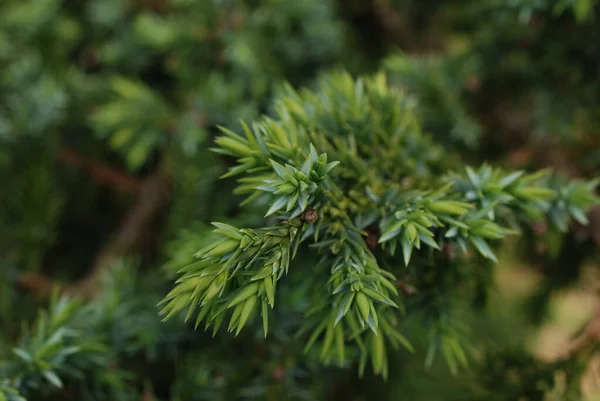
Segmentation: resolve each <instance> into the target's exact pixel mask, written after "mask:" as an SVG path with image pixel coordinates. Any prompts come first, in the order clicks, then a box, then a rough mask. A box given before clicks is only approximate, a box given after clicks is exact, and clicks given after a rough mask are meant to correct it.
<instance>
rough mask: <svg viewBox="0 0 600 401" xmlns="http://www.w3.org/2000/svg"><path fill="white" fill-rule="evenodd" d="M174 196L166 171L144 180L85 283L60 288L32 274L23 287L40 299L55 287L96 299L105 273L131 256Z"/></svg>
mask: <svg viewBox="0 0 600 401" xmlns="http://www.w3.org/2000/svg"><path fill="white" fill-rule="evenodd" d="M169 193H170V187H169V180H168V178H167V176H166V175H165V173H164V172H163V171H162V170H158V171H157V172H156V173H154V174H153V175H152V176H150V177H148V178H147V179H146V180H144V182H143V184H142V185H141V188H140V191H139V194H138V197H137V200H136V203H135V204H134V205H133V206H132V208H131V210H130V212H129V213H128V214H127V216H126V217H125V219H124V220H123V222H122V224H121V226H120V227H119V229H118V230H117V232H116V234H115V235H114V237H113V238H112V239H111V240H110V241H109V243H108V244H107V245H106V246H105V247H104V248H103V249H102V250H101V251H100V252H99V254H98V256H97V257H96V261H95V263H94V265H93V267H92V269H91V270H90V273H89V274H88V275H87V276H86V277H84V278H83V279H81V280H79V281H77V282H75V283H73V284H70V285H60V284H58V283H55V282H54V281H52V280H51V279H49V278H46V277H43V276H40V275H36V274H28V275H25V276H23V277H22V278H21V279H20V280H19V283H20V285H22V286H23V287H25V288H29V289H31V290H33V291H34V292H36V293H37V294H39V295H40V296H47V295H49V294H50V292H51V290H52V288H53V287H54V286H58V287H59V289H60V290H61V291H62V292H65V293H69V294H73V295H78V296H82V297H86V298H93V297H95V296H97V295H98V294H99V293H100V290H101V285H100V284H101V280H102V278H103V275H104V272H105V271H106V269H107V268H109V267H110V266H111V265H113V263H114V262H115V261H117V260H118V259H119V258H122V257H125V256H127V255H128V254H129V253H131V252H132V251H134V250H135V249H136V248H138V247H139V245H140V244H141V243H142V241H143V239H144V238H145V237H146V236H147V235H148V233H149V232H152V230H151V228H152V223H153V222H154V221H155V219H156V218H157V216H158V214H159V212H160V211H161V210H162V209H163V208H164V207H165V206H166V205H167V202H168V197H169Z"/></svg>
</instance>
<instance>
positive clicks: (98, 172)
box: [58, 148, 142, 194]
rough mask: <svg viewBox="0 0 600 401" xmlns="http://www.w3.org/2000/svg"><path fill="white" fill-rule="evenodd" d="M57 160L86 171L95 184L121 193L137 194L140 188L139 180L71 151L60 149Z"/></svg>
mask: <svg viewBox="0 0 600 401" xmlns="http://www.w3.org/2000/svg"><path fill="white" fill-rule="evenodd" d="M58 160H60V161H61V162H63V163H65V164H68V165H70V166H73V167H76V168H79V169H81V170H84V171H86V172H87V173H88V174H89V176H90V177H91V178H92V179H93V180H94V181H96V182H97V183H99V184H102V185H108V186H110V187H113V188H115V189H117V190H119V191H121V192H127V193H131V194H137V193H139V191H140V189H141V186H142V182H141V181H140V180H139V179H137V178H135V177H131V176H129V175H127V174H125V173H123V172H122V171H119V170H117V169H115V168H113V167H110V166H107V165H105V164H102V163H101V162H98V161H94V160H89V159H87V158H86V157H84V156H82V155H80V154H79V153H77V152H76V151H74V150H72V149H68V148H62V149H60V151H59V152H58Z"/></svg>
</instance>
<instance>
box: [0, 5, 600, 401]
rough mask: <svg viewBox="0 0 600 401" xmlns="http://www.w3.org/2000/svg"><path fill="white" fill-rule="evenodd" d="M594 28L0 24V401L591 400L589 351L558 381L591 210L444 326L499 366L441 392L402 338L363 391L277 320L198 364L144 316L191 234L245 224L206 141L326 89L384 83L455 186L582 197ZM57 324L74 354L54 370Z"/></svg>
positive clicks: (590, 143) (278, 20) (550, 235)
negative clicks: (564, 191)
mask: <svg viewBox="0 0 600 401" xmlns="http://www.w3.org/2000/svg"><path fill="white" fill-rule="evenodd" d="M598 18H600V5H599V4H598V1H597V0H477V1H474V0H450V1H442V0H238V1H235V0H2V1H1V2H0V400H4V399H6V400H11V401H12V400H17V399H19V398H17V397H18V396H17V395H15V394H12V393H11V390H10V389H11V385H12V383H11V382H10V378H11V377H12V376H11V375H12V374H13V373H11V372H14V371H18V370H19V369H21V370H20V371H23V370H25V371H35V372H37V370H36V369H39V371H40V372H50V373H44V374H42V376H43V377H41V378H40V379H39V380H38V379H35V380H34V381H33V382H32V383H30V384H31V390H30V394H31V395H30V397H29V398H28V399H30V400H38V399H39V400H46V399H48V400H52V399H62V400H130V399H131V400H134V399H137V400H144V401H150V400H173V401H175V400H182V401H183V400H185V401H188V400H189V401H192V400H238V399H259V400H262V399H265V400H288V399H290V400H292V399H293V400H344V401H345V400H356V401H358V400H388V399H389V400H392V399H394V400H399V399H402V400H423V401H427V400H449V399H453V400H454V399H456V400H459V399H460V400H470V399H473V400H476V399H477V400H507V401H509V400H510V401H521V400H538V399H540V400H541V399H549V400H570V399H576V398H573V397H574V396H572V395H571V387H573V385H572V383H575V382H576V383H577V385H576V386H575V387H578V388H579V387H580V386H579V383H582V387H581V388H582V389H583V394H578V395H577V397H580V398H577V399H580V400H591V399H593V396H594V395H595V394H596V393H599V386H598V384H597V381H598V380H597V377H598V376H599V375H600V373H597V372H599V370H598V368H597V364H596V362H595V359H594V351H595V349H592V348H593V347H592V348H589V349H588V348H586V351H585V352H583V353H582V354H581V355H580V354H578V357H577V358H578V359H577V361H576V362H577V364H575V365H573V363H572V362H573V361H568V363H564V362H560V363H559V362H556V361H557V360H559V359H560V357H561V355H565V354H568V353H569V350H570V349H571V348H570V347H576V346H577V347H578V344H579V343H577V340H578V339H580V338H581V333H591V334H590V336H589V338H592V339H595V338H596V337H594V336H597V338H600V330H598V329H595V330H596V331H597V332H598V333H597V334H596V331H594V330H593V329H594V326H593V324H594V322H595V320H594V319H595V316H596V309H597V307H598V304H599V303H598V301H599V298H598V283H599V281H598V279H599V278H598V277H597V276H598V269H597V262H598V260H597V256H598V249H599V248H598V245H599V244H600V212H599V211H598V210H592V211H591V212H590V214H589V215H588V216H587V220H589V224H588V225H587V226H584V225H582V224H574V225H573V227H571V229H572V230H571V231H570V234H567V235H564V234H558V233H555V232H553V231H551V230H548V229H547V227H544V226H540V225H536V226H532V227H530V228H528V231H526V233H525V234H524V236H523V237H522V239H521V240H519V241H518V242H514V243H510V242H508V243H506V244H505V246H504V247H503V249H504V251H503V252H502V260H501V261H500V263H499V268H498V269H497V270H496V275H497V277H495V280H496V284H497V285H496V288H495V290H494V291H493V292H492V293H490V294H486V295H487V297H488V299H487V303H486V305H485V307H482V308H481V310H478V311H476V312H473V311H465V316H464V320H465V322H467V324H468V325H471V326H472V334H471V336H472V340H473V342H474V343H475V344H480V343H481V342H482V341H483V342H485V344H486V350H489V349H491V350H493V351H494V352H495V353H492V354H489V353H486V355H485V356H483V355H480V358H475V361H474V362H473V363H472V364H471V365H470V368H469V369H468V370H466V371H463V372H461V373H459V374H458V375H452V374H450V373H449V371H448V367H447V366H446V365H445V363H444V362H443V360H440V361H439V362H436V363H435V364H434V365H433V366H432V367H431V368H430V369H426V368H425V367H424V365H423V363H422V360H423V353H424V352H425V350H426V342H425V339H423V341H422V343H419V338H422V337H423V336H419V335H415V336H414V337H415V338H414V339H415V341H416V343H415V346H416V349H417V352H416V353H415V354H409V353H407V352H403V351H400V352H398V353H397V355H395V356H394V357H393V358H390V359H392V360H393V362H391V363H392V365H393V367H392V371H393V374H391V375H390V379H388V381H387V382H386V383H385V384H382V382H381V381H380V380H381V379H380V378H377V377H369V376H368V377H365V378H364V379H363V380H362V381H359V380H358V379H357V377H356V374H355V370H353V369H352V367H349V368H348V369H336V368H326V367H322V366H320V365H319V364H318V363H316V362H314V361H311V360H310V359H306V358H305V357H304V356H303V354H302V345H301V344H299V343H298V342H297V341H295V339H294V338H293V336H292V335H291V334H290V332H289V331H286V327H291V326H293V325H294V324H295V321H294V319H297V317H296V316H286V315H282V316H279V317H278V319H279V320H278V325H279V327H280V329H279V330H277V331H275V332H274V333H272V335H271V336H269V339H268V340H264V339H263V338H262V336H261V335H260V334H256V333H253V332H252V331H250V332H248V333H245V334H242V335H240V336H239V337H237V338H233V337H232V336H228V335H219V336H217V338H216V339H215V340H213V339H212V338H211V336H210V333H203V332H202V331H197V332H194V331H193V330H192V329H190V328H189V327H187V326H185V325H183V323H182V322H180V321H179V322H178V321H169V322H167V323H161V321H160V318H159V316H158V315H157V313H156V312H157V310H156V304H157V303H158V302H159V301H160V299H161V298H162V296H164V294H165V291H166V289H168V287H169V285H170V284H171V283H172V280H173V279H174V277H175V272H176V271H177V269H178V268H179V267H181V266H182V265H184V264H185V263H187V262H188V261H189V260H190V257H191V256H192V255H193V254H194V253H195V252H196V251H197V250H198V249H199V248H200V247H201V246H202V244H204V243H206V241H207V240H208V239H209V237H210V230H209V226H208V224H209V223H210V222H211V221H215V220H220V219H236V221H238V222H240V224H252V223H253V222H254V221H255V219H256V215H255V214H253V213H251V212H250V211H248V210H247V209H244V208H240V207H239V201H240V199H239V197H236V196H233V195H231V192H232V190H233V188H234V182H233V181H232V180H218V178H219V176H220V175H222V174H223V173H224V172H225V170H226V169H227V167H228V166H229V165H230V164H231V160H228V159H226V158H222V157H220V156H218V155H216V154H215V153H213V152H211V150H210V148H212V147H213V146H214V136H215V135H216V133H217V129H216V127H217V126H218V125H222V126H226V127H230V128H232V129H236V130H237V129H239V128H240V125H239V124H240V121H242V120H243V121H252V120H253V119H255V118H256V117H258V116H259V115H261V114H263V113H267V114H268V113H270V112H271V109H270V104H271V103H270V101H271V100H272V98H273V96H275V95H276V94H277V93H278V91H280V90H281V89H282V88H283V86H284V85H285V84H287V85H291V86H293V87H296V88H297V87H302V86H305V87H311V86H313V85H314V83H315V80H316V79H317V78H318V77H319V76H320V75H321V74H324V73H326V72H328V71H334V70H341V69H343V70H346V71H349V72H350V73H351V74H353V75H355V76H357V75H361V74H371V73H375V72H377V71H384V72H385V73H386V74H387V76H388V82H389V84H390V85H391V86H393V87H395V88H398V89H400V90H404V91H407V92H408V93H410V94H412V95H413V96H414V97H415V99H416V101H417V102H418V104H419V107H418V108H417V110H418V113H419V116H420V117H421V118H422V120H423V125H424V129H425V130H426V131H427V132H428V133H430V134H431V135H432V136H433V137H434V138H435V140H436V141H438V142H440V143H442V144H443V145H444V146H445V147H446V148H447V149H448V150H449V151H454V152H457V153H459V154H460V155H461V156H462V157H463V159H464V160H465V161H467V162H472V163H481V162H491V163H494V164H497V165H500V166H505V167H511V168H524V169H538V168H545V167H552V168H555V169H558V170H560V171H561V172H563V173H565V174H567V175H568V176H571V177H583V178H595V176H596V175H597V174H598V172H599V171H600V169H599V167H600V22H599V21H598ZM585 219H586V217H585V216H583V218H582V220H585ZM297 285H301V283H297ZM55 288H59V289H61V290H62V291H64V292H67V293H69V294H72V295H75V296H77V297H79V299H81V301H77V302H79V303H70V301H69V302H67V303H63V302H62V301H59V300H57V298H56V297H53V292H52V291H53V289H55ZM286 296H289V297H290V299H291V300H293V301H294V302H299V303H301V302H302V300H301V299H296V298H294V296H297V294H295V293H294V292H293V291H292V290H290V293H289V294H287V295H286ZM65 302H66V301H65ZM40 308H42V310H49V312H47V313H45V314H42V315H40V314H39V313H40V312H38V311H39V310H40ZM48 308H49V309H48ZM74 318H76V320H77V322H78V323H79V324H81V325H82V326H84V331H83V332H85V333H88V334H86V341H87V342H83V343H82V344H83V345H82V347H83V348H84V349H85V350H86V352H87V353H83V357H82V359H81V360H76V361H75V362H74V363H73V364H71V365H69V366H63V365H62V364H63V362H64V361H65V360H66V359H67V357H68V354H64V352H65V348H64V345H56V344H63V342H64V341H67V340H65V338H68V336H69V334H68V332H64V331H60V330H59V328H60V327H62V326H61V325H62V324H63V323H64V322H66V321H68V320H69V319H74ZM24 322H26V324H25V326H23V325H22V323H24ZM596 325H598V323H596ZM24 327H29V329H24ZM86 330H87V331H86ZM57 333H58V334H57ZM53 335H55V336H56V337H53ZM36 336H37V337H36ZM36 338H37V339H38V340H36ZM47 338H53V339H55V340H56V343H52V344H51V345H52V346H49V347H47V348H44V346H43V341H42V342H39V343H36V341H41V339H47ZM586 338H587V337H586ZM591 343H592V345H594V341H591ZM586 344H587V343H586ZM15 347H20V348H18V349H21V350H23V349H24V348H25V351H23V352H26V354H27V352H30V351H31V352H33V351H32V350H37V351H39V350H40V349H42V351H39V352H38V354H35V352H33V353H29V354H27V356H23V355H21V356H20V358H21V359H19V351H17V353H16V356H15V351H14V348H15ZM27 347H29V348H27ZM86 347H87V348H86ZM486 352H487V351H486ZM475 354H477V352H475ZM27 358H29V359H32V358H33V362H32V361H31V360H28V359H27ZM32 366H33V367H32ZM573 366H576V368H574V367H573ZM54 368H56V369H55V370H56V371H57V372H59V373H61V374H60V375H58V374H55V373H53V372H54V370H53V369H54ZM63 376H64V377H66V379H64V378H62V377H63ZM36 377H37V376H36ZM566 377H568V378H569V380H567V379H566ZM36 380H38V381H36ZM63 381H64V382H63ZM567 381H569V383H567ZM433 383H435V385H434V384H433ZM575 393H577V391H575ZM544 397H546V398H544ZM552 397H554V398H552ZM561 397H562V398H561Z"/></svg>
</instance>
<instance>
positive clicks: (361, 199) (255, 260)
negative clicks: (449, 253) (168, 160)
mask: <svg viewBox="0 0 600 401" xmlns="http://www.w3.org/2000/svg"><path fill="white" fill-rule="evenodd" d="M275 104H276V112H277V116H278V120H275V119H272V118H267V117H263V118H262V119H261V120H259V121H258V122H256V123H255V124H253V125H252V129H250V128H249V127H248V126H247V125H245V124H242V125H243V131H244V135H243V136H242V135H238V134H236V133H234V132H233V131H230V130H228V129H225V128H222V131H223V135H222V136H221V137H219V138H217V140H216V143H217V145H218V147H217V148H216V149H214V150H215V151H216V152H218V153H221V154H223V155H226V156H231V157H235V158H236V160H237V163H236V165H235V166H233V167H231V168H230V170H229V172H228V173H227V174H225V177H232V176H241V177H240V178H238V186H237V188H236V190H235V193H236V194H242V195H247V196H248V197H247V198H246V200H245V201H244V203H248V202H255V203H256V204H258V205H261V206H262V205H265V204H268V209H267V211H266V216H265V217H266V218H273V217H274V218H275V220H276V221H278V222H279V223H277V224H275V225H273V226H271V227H265V228H259V229H239V228H236V227H232V226H228V225H224V224H221V223H216V226H217V229H216V230H215V233H216V234H217V235H218V239H217V240H215V242H213V243H212V244H211V245H209V246H208V247H206V248H204V249H203V250H201V251H200V252H199V253H198V254H197V261H196V262H195V263H192V264H191V265H189V266H188V267H185V268H183V269H182V270H181V271H180V275H181V276H180V278H179V280H178V281H177V283H176V286H175V288H174V289H173V290H172V291H171V292H170V293H169V294H168V295H167V296H166V297H165V299H164V300H163V302H162V304H164V307H163V310H162V311H161V314H162V315H163V316H165V320H167V319H170V318H171V317H173V316H175V315H176V314H178V313H180V312H182V311H183V310H184V309H186V308H187V309H188V311H187V316H186V320H187V319H189V318H190V317H191V316H192V315H193V314H194V312H195V310H196V308H199V312H198V315H197V318H196V326H198V325H199V324H200V323H201V322H203V321H204V322H205V327H206V328H208V327H210V326H213V333H216V332H217V330H218V328H219V326H220V325H221V324H222V322H223V321H224V319H225V316H226V314H227V312H228V311H229V310H232V313H231V317H230V319H229V327H228V330H229V331H234V330H235V333H236V335H237V334H238V333H239V332H240V330H242V328H243V327H244V325H246V324H247V322H249V321H250V320H251V318H252V316H254V315H256V314H257V312H258V313H260V314H261V315H262V318H263V327H264V331H265V334H266V332H267V328H268V310H269V306H270V307H273V306H274V299H275V288H276V284H277V283H278V280H280V279H281V278H282V277H283V275H284V274H285V272H286V271H287V269H288V266H289V265H290V263H292V260H293V259H294V255H295V254H296V250H297V249H299V246H300V245H301V243H303V242H305V241H307V240H308V239H310V238H312V239H313V240H314V242H313V243H312V244H311V245H310V246H309V247H308V249H306V248H303V250H304V251H306V252H313V253H315V252H316V253H320V254H321V261H320V262H319V263H318V264H317V266H316V269H317V270H316V271H315V273H316V277H315V279H314V283H312V284H311V287H310V288H308V289H307V291H309V293H308V294H307V296H308V297H309V299H310V302H311V303H310V306H309V307H308V310H307V311H306V314H305V318H306V321H305V324H304V325H302V327H301V328H300V330H299V333H298V334H299V335H300V334H304V333H309V332H310V336H309V338H308V339H307V342H306V344H305V351H306V352H309V351H311V350H313V349H316V348H317V347H314V346H315V344H317V343H318V344H319V345H318V349H319V351H318V359H319V360H320V361H321V362H323V363H325V364H329V363H332V362H335V363H336V364H337V365H340V366H343V365H344V364H345V363H346V362H347V361H348V360H351V359H355V358H358V361H359V367H360V371H361V373H362V371H363V370H364V369H365V366H366V363H367V360H368V359H369V357H370V359H371V365H372V367H373V370H374V371H375V372H376V373H378V374H382V375H383V376H387V370H388V368H387V360H386V351H385V350H386V347H387V345H388V344H389V345H391V346H394V347H399V346H403V347H405V348H408V349H411V345H410V343H409V342H408V341H407V340H406V339H405V338H404V337H403V336H402V334H401V333H400V332H399V328H398V327H399V312H403V311H404V305H403V304H402V302H401V299H400V294H398V291H397V289H396V288H395V286H394V285H393V283H394V282H395V281H396V278H395V275H394V274H393V273H392V272H396V271H397V270H399V269H411V271H413V272H414V274H419V275H427V274H428V273H426V272H425V270H429V272H430V274H429V275H428V276H427V277H421V276H419V277H418V279H417V288H416V289H415V290H416V291H420V290H425V291H424V294H440V293H447V292H451V288H454V287H456V286H457V285H458V283H459V281H460V280H462V279H464V276H463V274H466V273H465V272H462V271H459V270H460V267H461V266H463V267H464V265H465V264H466V263H467V259H470V261H473V264H474V266H473V268H475V267H480V268H481V264H484V265H485V266H483V268H488V267H489V266H488V265H487V262H482V261H481V258H477V257H472V258H465V259H464V260H454V261H453V262H452V263H450V264H448V266H446V265H445V264H442V266H445V268H446V267H447V269H449V270H450V271H448V272H447V274H446V273H445V274H446V276H444V275H443V274H441V272H437V271H436V269H437V268H438V267H437V266H433V267H432V264H435V263H437V262H440V261H443V260H445V259H448V258H446V255H445V253H444V249H447V248H448V247H450V246H452V247H457V248H458V249H461V250H462V251H463V252H464V253H465V254H467V255H469V254H470V251H471V250H474V251H475V252H476V254H475V255H477V254H480V255H481V256H482V257H483V258H486V259H489V260H490V261H493V262H497V259H496V256H495V254H494V252H493V250H492V246H491V245H490V243H489V241H493V240H500V239H502V238H504V237H506V236H508V235H511V234H515V233H516V232H517V231H516V230H514V228H516V227H518V225H519V223H520V222H522V221H523V220H528V221H530V220H532V219H537V218H540V217H542V216H544V215H546V214H548V213H551V211H552V210H556V211H555V212H554V214H555V215H556V216H558V218H557V221H568V220H569V219H570V218H571V217H573V218H575V219H577V220H579V221H582V222H583V221H584V220H583V219H582V215H583V213H584V211H585V210H587V208H588V207H589V206H591V205H592V204H594V203H597V202H598V198H596V197H595V196H594V195H592V191H593V188H594V185H595V184H594V183H575V182H571V184H570V186H566V187H565V188H566V189H565V190H563V192H560V190H557V189H556V188H555V187H554V186H553V184H552V183H550V182H549V181H548V179H547V174H546V172H543V171H542V172H539V173H534V174H525V173H524V172H504V171H501V170H493V169H491V168H490V167H489V166H486V165H484V166H482V167H481V168H479V169H478V170H477V171H475V170H473V169H470V168H467V169H466V170H465V172H464V173H463V174H449V175H448V176H447V177H445V178H443V179H440V178H439V177H440V176H441V173H442V172H445V171H447V165H459V164H460V163H459V162H458V161H456V162H453V161H452V160H451V158H449V157H447V155H444V153H443V151H442V148H440V147H438V146H437V145H436V144H435V143H433V141H432V139H431V138H430V137H429V136H427V135H425V134H424V133H423V132H422V131H421V127H420V123H419V120H418V119H417V118H416V115H415V111H414V108H413V107H412V99H411V98H410V97H409V96H407V95H406V94H404V93H402V92H397V91H393V90H391V89H390V88H388V87H387V85H386V81H385V76H383V75H381V74H380V75H377V76H375V77H370V78H359V79H356V80H354V79H352V77H350V76H349V75H348V74H344V73H333V74H330V75H327V76H323V77H322V78H321V81H320V88H319V91H318V92H310V91H307V90H305V91H302V92H296V91H294V90H293V89H291V88H290V87H287V89H286V90H285V91H284V93H283V94H282V95H281V96H280V97H279V99H278V100H277V101H276V103H275ZM317 148H318V149H319V150H320V151H321V152H323V153H322V154H320V155H319V154H318V153H317V150H316V149H317ZM328 158H334V159H335V160H337V161H339V163H338V162H334V163H330V162H328ZM448 159H450V160H449V162H447V161H446V160H448ZM338 164H339V165H338ZM336 166H337V167H336ZM334 167H336V168H335V169H334ZM558 210H563V211H564V210H567V211H568V213H567V214H566V215H564V216H561V215H560V213H559V212H557V211H558ZM317 215H318V219H317ZM374 227H378V231H379V233H378V238H377V241H376V242H377V243H379V245H380V246H379V249H378V248H377V246H375V247H373V249H372V250H371V249H369V246H368V245H367V243H366V239H365V237H367V231H368V230H372V229H373V228H374ZM367 238H368V237H367ZM372 242H373V245H376V244H374V242H375V241H372ZM397 248H401V250H402V254H403V258H402V259H403V260H404V263H403V265H404V266H401V264H400V263H398V262H399V261H398V260H397V259H396V257H395V252H396V249H397ZM425 248H427V249H429V250H430V252H425ZM415 249H416V250H417V251H419V255H418V256H419V257H415V256H414V255H413V254H414V253H415ZM434 252H438V253H437V254H435V253H434ZM438 255H439V256H438ZM475 262H479V264H477V263H475ZM475 265H477V266H475ZM383 267H385V268H383ZM479 274H480V275H482V273H479ZM431 277H434V278H436V277H439V278H441V280H440V281H439V282H429V281H428V280H429V279H430V278H431ZM419 285H423V286H427V287H428V288H419ZM487 285H489V283H488V284H487ZM435 296H436V297H437V296H438V295H435ZM411 306H412V307H413V308H415V310H411V311H410V313H411V314H416V313H419V312H422V311H427V310H429V311H430V312H432V313H428V314H427V313H426V315H428V317H429V318H431V319H432V320H431V321H428V322H427V324H428V325H429V327H430V328H431V329H432V330H431V333H432V339H431V348H430V349H431V352H430V356H429V360H431V359H432V358H433V355H434V354H435V352H436V350H441V352H442V353H443V354H444V356H445V357H446V360H447V362H448V364H449V366H450V368H451V370H453V371H456V370H457V369H458V367H459V366H462V365H464V364H465V363H466V355H465V353H464V349H463V344H462V341H461V339H460V338H459V337H460V336H459V335H458V334H457V332H456V330H455V329H456V327H457V325H452V324H450V322H448V320H449V319H450V318H449V316H450V312H451V311H450V308H449V306H448V305H447V304H442V303H439V302H437V300H436V299H420V302H413V303H412V304H411ZM444 308H445V309H444ZM357 354H358V356H357Z"/></svg>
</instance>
